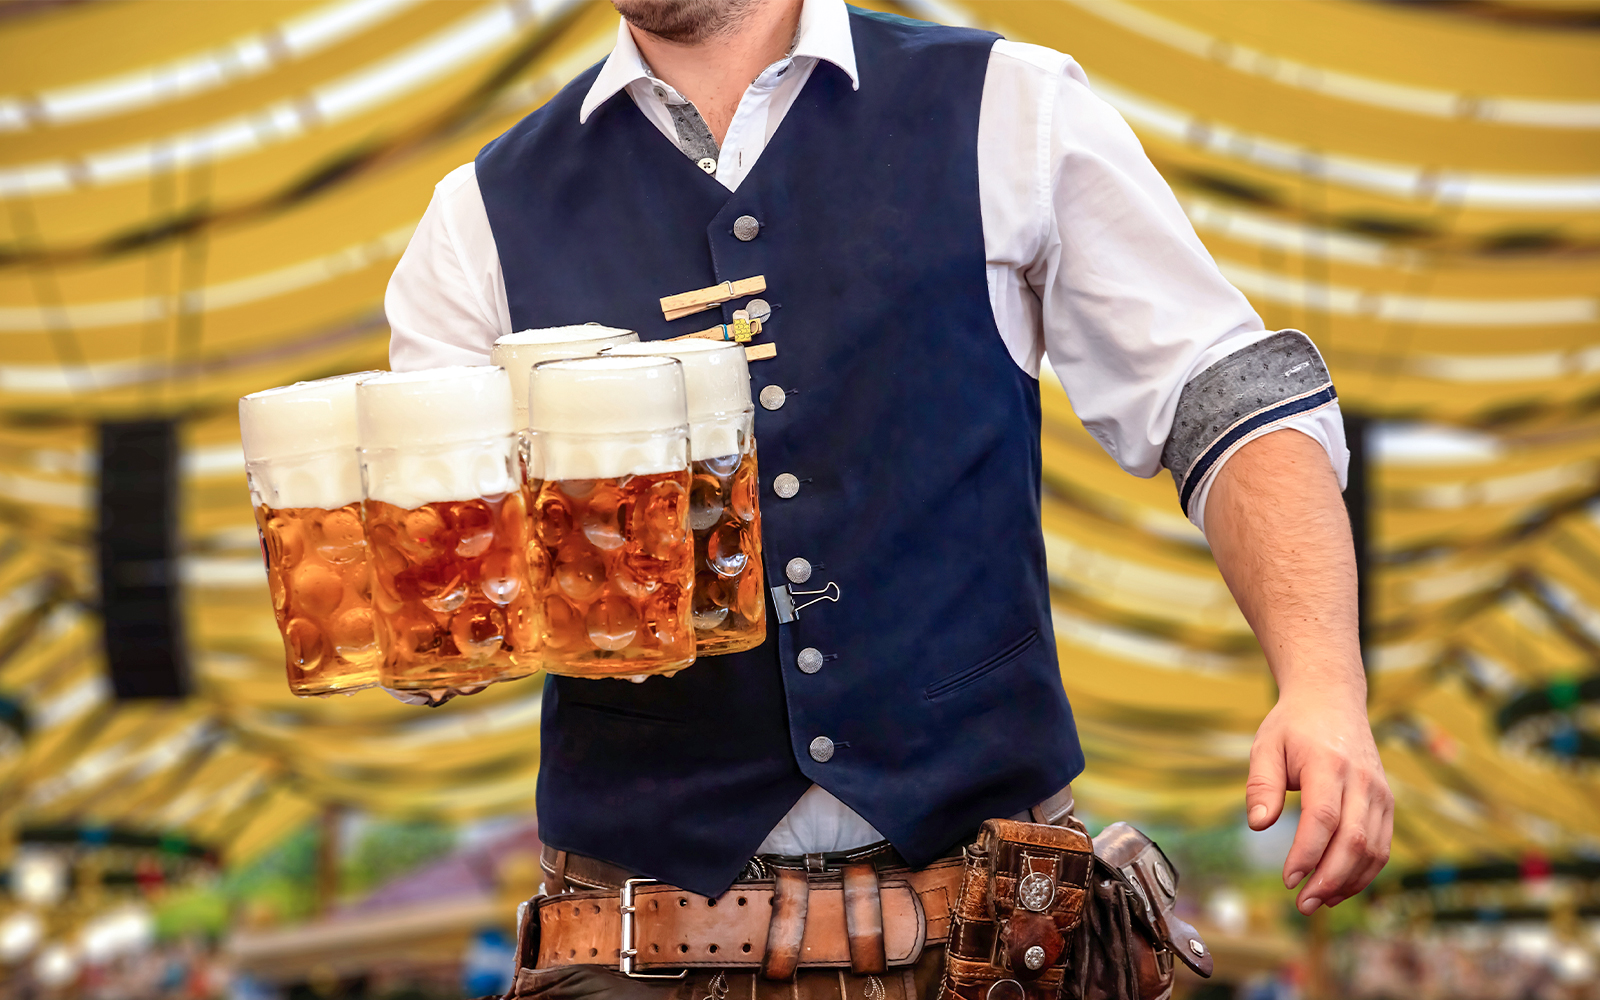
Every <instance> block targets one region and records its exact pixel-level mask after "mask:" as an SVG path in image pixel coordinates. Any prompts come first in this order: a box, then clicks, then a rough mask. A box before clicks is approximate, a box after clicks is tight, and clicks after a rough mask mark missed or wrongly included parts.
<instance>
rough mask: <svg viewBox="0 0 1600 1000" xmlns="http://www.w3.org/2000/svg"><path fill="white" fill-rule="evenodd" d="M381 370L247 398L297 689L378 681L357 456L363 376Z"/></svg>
mask: <svg viewBox="0 0 1600 1000" xmlns="http://www.w3.org/2000/svg"><path fill="white" fill-rule="evenodd" d="M375 374H377V373H376V372H362V373H360V374H356V375H340V376H337V377H335V378H325V379H319V380H318V381H315V382H297V383H295V384H294V385H286V386H280V387H278V388H276V389H268V390H266V391H264V392H257V393H252V394H250V395H248V396H245V397H244V398H243V399H241V400H239V434H240V438H241V439H242V441H243V443H244V456H245V473H246V476H247V478H248V480H249V483H250V502H251V503H252V504H254V506H255V510H256V528H257V530H258V531H259V532H260V535H261V554H262V557H263V558H264V559H265V561H266V564H267V585H268V588H269V590H270V591H271V593H272V611H273V614H274V615H275V616H276V617H277V619H278V631H279V632H281V633H282V635H283V653H284V661H285V668H286V670H287V673H288V680H289V690H290V691H292V692H294V693H295V694H296V695H299V696H300V697H309V696H313V695H330V694H336V693H341V694H348V693H350V692H354V691H359V690H361V689H362V688H369V687H372V686H373V685H374V684H376V683H377V682H378V641H377V637H376V635H375V633H374V632H373V626H372V600H371V591H370V585H369V583H368V578H367V543H366V539H365V538H364V537H363V535H362V530H361V469H360V466H359V464H358V462H357V458H356V385H357V384H358V383H359V382H361V381H362V380H363V379H366V378H370V377H372V376H373V375H375Z"/></svg>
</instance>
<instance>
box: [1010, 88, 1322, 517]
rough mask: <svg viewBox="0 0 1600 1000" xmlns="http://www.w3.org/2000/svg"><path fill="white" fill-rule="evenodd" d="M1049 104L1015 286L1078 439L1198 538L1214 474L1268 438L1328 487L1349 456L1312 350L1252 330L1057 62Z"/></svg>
mask: <svg viewBox="0 0 1600 1000" xmlns="http://www.w3.org/2000/svg"><path fill="white" fill-rule="evenodd" d="M1051 97H1052V101H1053V104H1052V106H1051V107H1050V108H1048V109H1046V110H1044V111H1043V112H1042V113H1043V114H1044V115H1047V116H1048V119H1049V121H1048V126H1049V134H1050V137H1051V138H1050V147H1049V155H1048V161H1047V168H1046V169H1047V171H1048V173H1047V174H1046V175H1045V176H1044V177H1042V178H1041V180H1040V183H1041V185H1043V186H1044V188H1045V190H1044V191H1042V192H1041V197H1040V199H1039V201H1040V202H1042V203H1044V204H1045V205H1047V221H1046V223H1045V225H1044V226H1043V227H1042V228H1041V230H1040V232H1039V234H1038V244H1037V252H1036V253H1035V255H1034V256H1033V259H1032V261H1031V263H1030V264H1029V266H1028V267H1027V268H1026V273H1025V278H1026V281H1027V283H1028V285H1029V287H1031V288H1032V290H1033V291H1034V293H1035V294H1036V295H1037V296H1038V298H1039V307H1040V322H1041V326H1042V328H1043V336H1044V346H1045V350H1046V353H1047V354H1048V356H1049V359H1050V362H1051V365H1052V366H1053V367H1054V369H1055V372H1056V375H1057V376H1058V377H1059V378H1060V379H1061V383H1062V385H1063V386H1065V388H1066V390H1067V393H1068V395H1069V396H1070V397H1071V400H1072V405H1073V409H1074V410H1075V411H1076V413H1077V415H1078V417H1079V419H1081V420H1082V421H1083V424H1084V426H1085V427H1086V428H1087V429H1088V430H1089V433H1090V434H1092V435H1093V436H1094V437H1095V439H1096V440H1097V441H1099V442H1100V444H1101V446H1102V447H1104V448H1105V449H1106V451H1107V452H1108V453H1109V454H1110V455H1111V456H1112V457H1113V458H1114V459H1116V461H1117V463H1118V464H1119V465H1121V466H1122V467H1123V468H1124V469H1126V470H1128V471H1129V472H1131V473H1133V474H1135V475H1138V476H1146V477H1148V476H1152V475H1155V474H1156V472H1158V471H1159V470H1160V469H1161V468H1163V467H1166V468H1168V469H1170V470H1171V471H1172V473H1173V477H1174V479H1175V480H1176V481H1177V483H1178V488H1179V495H1180V500H1181V502H1182V504H1183V506H1184V511H1185V513H1186V514H1187V515H1188V516H1189V519H1190V520H1191V521H1193V522H1194V523H1195V524H1196V525H1198V526H1200V527H1201V528H1202V529H1203V528H1204V520H1203V519H1204V504H1205V498H1206V496H1207V494H1208V493H1209V488H1210V484H1211V482H1212V481H1213V480H1214V479H1215V477H1216V474H1217V472H1218V471H1219V470H1220V469H1221V468H1222V466H1223V465H1224V464H1225V463H1226V461H1227V459H1228V458H1229V457H1230V456H1231V455H1232V454H1234V452H1236V451H1237V450H1238V449H1239V448H1240V447H1242V446H1243V445H1244V444H1245V443H1247V442H1248V441H1250V440H1253V439H1254V438H1256V437H1259V436H1260V435H1262V434H1265V433H1269V432H1271V431H1274V430H1280V429H1285V428H1292V429H1295V430H1299V431H1301V432H1303V433H1306V434H1308V435H1309V436H1311V437H1312V438H1313V439H1314V440H1317V441H1318V442H1319V443H1320V444H1322V445H1323V447H1324V448H1325V449H1326V450H1327V452H1328V457H1329V461H1330V462H1331V463H1332V465H1333V467H1334V470H1335V472H1336V473H1337V475H1338V477H1339V481H1340V483H1341V485H1342V484H1343V482H1344V479H1345V472H1346V466H1347V463H1348V452H1347V451H1346V449H1345V442H1344V432H1343V428H1342V424H1341V421H1340V419H1339V416H1338V402H1337V397H1336V396H1335V395H1334V391H1333V388H1332V385H1331V382H1329V381H1328V377H1327V369H1326V367H1324V365H1323V362H1322V358H1321V356H1320V355H1319V354H1318V353H1317V349H1316V347H1315V346H1313V345H1312V343H1311V341H1310V340H1309V339H1308V338H1306V337H1305V336H1304V335H1303V334H1300V333H1297V332H1294V331H1284V332H1277V333H1275V332H1272V331H1268V330H1266V329H1264V328H1263V325H1262V322H1261V319H1260V317H1258V316H1257V315H1256V313H1255V310H1254V309H1253V308H1251V306H1250V303H1249V302H1248V301H1247V300H1246V299H1245V297H1244V296H1243V295H1242V294H1241V293H1240V292H1239V291H1238V290H1237V289H1235V288H1234V287H1233V286H1232V285H1230V284H1229V283H1228V281H1227V279H1225V278H1224V277H1223V276H1222V274H1221V272H1220V271H1219V270H1218V269H1217V266H1216V263H1215V262H1214V261H1213V260H1212V258H1211V255H1210V254H1209V253H1208V252H1207V251H1206V248H1205V247H1204V246H1203V245H1202V244H1201V242H1200V240H1199V237H1197V236H1196V235H1195V232H1194V228H1193V227H1192V226H1191V225H1190V224H1189V220H1188V219H1187V218H1186V217H1185V216H1184V214H1183V210H1182V208H1181V207H1180V206H1179V204H1178V201H1177V199H1176V198H1175V197H1174V196H1173V194H1172V191H1171V189H1170V188H1169V187H1168V186H1167V184H1166V182H1165V181H1164V180H1163V179H1162V177H1161V175H1160V174H1159V173H1158V172H1157V171H1156V169H1155V167H1154V166H1153V165H1152V164H1151V163H1150V160H1149V159H1148V158H1147V157H1146V156H1145V154H1144V150H1143V148H1142V147H1141V146H1140V145H1139V140H1138V139H1137V138H1136V137H1135V136H1134V134H1133V131H1132V130H1131V129H1130V128H1128V126H1127V124H1126V123H1125V122H1124V121H1123V120H1122V117H1121V116H1120V115H1119V114H1117V112H1116V111H1115V110H1114V109H1113V108H1112V107H1111V106H1110V105H1108V104H1106V103H1105V102H1104V101H1102V100H1100V99H1099V98H1098V97H1096V96H1095V95H1094V94H1093V93H1092V92H1091V91H1090V89H1089V86H1088V81H1087V79H1086V78H1085V76H1084V74H1083V72H1082V70H1081V69H1079V67H1078V66H1077V64H1076V63H1074V62H1073V61H1072V60H1071V59H1068V58H1066V57H1062V63H1061V64H1060V70H1059V72H1058V74H1057V77H1056V86H1055V92H1054V94H1053V95H1051ZM1274 366H1276V367H1274Z"/></svg>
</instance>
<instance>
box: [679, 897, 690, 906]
mask: <svg viewBox="0 0 1600 1000" xmlns="http://www.w3.org/2000/svg"><path fill="white" fill-rule="evenodd" d="M678 905H679V906H688V905H689V901H688V900H687V899H685V898H684V897H682V896H679V897H678Z"/></svg>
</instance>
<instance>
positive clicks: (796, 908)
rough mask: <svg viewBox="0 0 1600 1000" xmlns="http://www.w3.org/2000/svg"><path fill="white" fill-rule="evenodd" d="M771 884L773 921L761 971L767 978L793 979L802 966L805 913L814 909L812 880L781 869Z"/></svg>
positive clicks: (768, 931) (797, 873)
mask: <svg viewBox="0 0 1600 1000" xmlns="http://www.w3.org/2000/svg"><path fill="white" fill-rule="evenodd" d="M775 875H776V878H774V879H773V883H772V922H771V923H769V924H767V953H766V954H765V955H763V956H761V974H762V975H763V976H765V977H767V978H768V979H791V978H793V977H794V972H795V970H796V969H798V968H800V952H801V949H802V948H803V947H804V946H805V937H806V913H807V911H808V910H809V909H810V908H811V883H810V881H809V880H808V879H807V878H806V877H805V874H804V873H802V872H799V871H796V870H794V869H792V868H783V869H779V870H778V871H777V872H776V873H775Z"/></svg>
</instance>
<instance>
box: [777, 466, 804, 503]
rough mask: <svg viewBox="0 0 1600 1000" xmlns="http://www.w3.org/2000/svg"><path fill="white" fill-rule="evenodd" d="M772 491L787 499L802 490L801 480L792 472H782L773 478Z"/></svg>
mask: <svg viewBox="0 0 1600 1000" xmlns="http://www.w3.org/2000/svg"><path fill="white" fill-rule="evenodd" d="M772 492H774V493H776V494H778V496H780V497H782V498H783V499H785V500H787V499H789V498H790V497H792V496H794V495H795V494H796V493H799V492H800V480H799V478H797V477H796V476H795V474H794V473H792V472H780V473H778V474H777V475H776V476H774V477H773V478H772Z"/></svg>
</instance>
